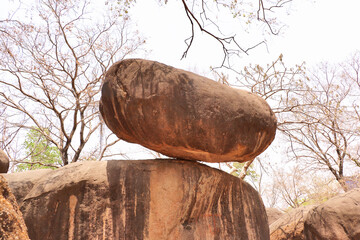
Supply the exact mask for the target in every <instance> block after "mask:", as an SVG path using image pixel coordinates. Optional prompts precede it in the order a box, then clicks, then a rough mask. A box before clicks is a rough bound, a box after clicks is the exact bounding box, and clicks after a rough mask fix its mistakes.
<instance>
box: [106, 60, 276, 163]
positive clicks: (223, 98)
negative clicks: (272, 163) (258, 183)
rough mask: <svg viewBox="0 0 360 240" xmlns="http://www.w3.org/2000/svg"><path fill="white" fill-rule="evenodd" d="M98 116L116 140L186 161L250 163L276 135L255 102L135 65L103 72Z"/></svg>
mask: <svg viewBox="0 0 360 240" xmlns="http://www.w3.org/2000/svg"><path fill="white" fill-rule="evenodd" d="M100 111H101V114H102V116H103V118H104V120H105V122H106V124H107V126H108V127H109V128H110V129H111V130H112V131H113V132H114V133H115V134H116V135H117V136H118V137H119V138H121V139H123V140H126V141H128V142H133V143H138V144H141V145H143V146H145V147H147V148H150V149H152V150H155V151H157V152H160V153H162V154H164V155H167V156H170V157H175V158H180V159H187V160H200V161H206V162H226V161H239V162H243V161H248V160H252V159H253V158H255V157H256V156H257V155H259V154H260V153H261V152H263V151H264V150H265V149H266V148H267V147H268V146H269V145H270V143H271V142H272V141H273V139H274V137H275V131H276V118H275V116H274V113H273V112H272V111H271V109H270V107H269V105H268V104H267V103H266V102H265V101H264V100H263V99H262V98H260V97H259V96H257V95H255V94H252V93H249V92H246V91H242V90H238V89H234V88H231V87H229V86H226V85H223V84H220V83H218V82H215V81H212V80H210V79H208V78H205V77H202V76H199V75H196V74H194V73H191V72H187V71H184V70H180V69H176V68H173V67H170V66H167V65H164V64H161V63H158V62H153V61H147V60H140V59H128V60H123V61H120V62H117V63H116V64H114V65H113V66H112V67H111V68H110V69H109V70H108V72H107V73H106V77H105V81H104V85H103V88H102V96H101V101H100Z"/></svg>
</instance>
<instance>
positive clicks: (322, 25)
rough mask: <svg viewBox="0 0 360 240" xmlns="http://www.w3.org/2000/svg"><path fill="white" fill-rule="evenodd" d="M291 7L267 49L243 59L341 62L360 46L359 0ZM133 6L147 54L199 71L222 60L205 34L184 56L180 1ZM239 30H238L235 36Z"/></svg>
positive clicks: (306, 0)
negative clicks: (279, 33)
mask: <svg viewBox="0 0 360 240" xmlns="http://www.w3.org/2000/svg"><path fill="white" fill-rule="evenodd" d="M292 8H293V11H291V12H290V15H289V16H287V15H286V14H283V15H280V16H279V19H278V20H280V21H282V22H284V23H285V24H286V25H287V27H286V29H283V31H282V35H281V36H272V37H271V36H270V37H269V36H268V37H267V40H268V51H269V52H268V51H267V49H266V47H265V46H264V45H261V46H260V47H258V48H257V49H255V50H254V51H251V52H250V56H245V55H243V56H242V58H241V63H240V64H243V65H246V64H247V63H248V62H254V63H261V62H263V63H265V62H271V61H272V60H275V58H276V57H277V56H279V55H280V53H283V54H284V58H285V61H287V62H289V63H291V64H295V63H301V62H302V61H306V62H307V63H308V64H314V63H317V62H320V61H340V60H343V59H345V58H347V57H348V56H349V55H350V54H351V53H353V52H354V51H355V50H360V28H359V27H358V26H359V24H360V14H359V12H358V11H359V9H360V1H359V0H343V1H339V0H315V1H311V0H293V3H292ZM132 11H133V12H134V16H133V18H132V19H133V20H134V21H137V24H138V27H139V28H138V29H139V31H140V32H141V33H143V34H144V35H145V36H146V37H147V40H148V41H147V42H148V45H147V48H149V49H152V53H151V54H149V55H148V58H150V59H153V60H157V61H160V62H163V63H165V64H169V65H172V66H175V67H180V68H185V69H189V70H195V69H196V70H199V69H200V71H202V70H201V69H205V71H206V70H207V69H208V67H209V66H210V65H212V66H216V65H217V64H219V62H221V59H222V55H221V54H222V52H221V49H219V46H218V45H214V44H212V43H213V42H214V41H213V40H211V39H210V38H209V37H206V38H204V37H203V38H204V39H200V38H201V37H202V36H201V35H198V36H196V39H195V40H197V43H198V44H194V46H193V48H192V49H191V50H190V54H189V55H188V57H187V59H185V60H182V61H180V58H181V56H182V53H183V51H184V50H185V49H186V45H185V44H184V39H186V38H187V37H189V36H190V23H189V20H188V19H187V18H186V16H185V12H184V10H183V8H182V4H181V1H169V3H168V4H167V5H164V6H159V3H158V1H157V0H153V1H149V0H138V1H137V4H136V6H135V7H134V8H133V9H132ZM234 23H235V21H234ZM227 27H229V28H231V26H227ZM234 28H235V25H234ZM235 32H236V31H235ZM241 34H243V33H241V31H239V33H237V36H241ZM259 40H261V38H259ZM257 42H258V40H256V41H252V39H250V40H249V42H244V44H243V45H244V46H245V47H246V46H250V45H252V44H255V43H257Z"/></svg>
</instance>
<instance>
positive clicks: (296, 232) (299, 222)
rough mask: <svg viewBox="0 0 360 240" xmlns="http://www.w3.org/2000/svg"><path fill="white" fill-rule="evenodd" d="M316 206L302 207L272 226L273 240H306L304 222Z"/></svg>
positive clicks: (286, 214) (290, 212)
mask: <svg viewBox="0 0 360 240" xmlns="http://www.w3.org/2000/svg"><path fill="white" fill-rule="evenodd" d="M314 207H315V206H313V205H309V206H302V207H299V208H295V209H292V210H291V211H289V212H287V213H284V214H283V215H282V216H281V217H280V218H279V219H277V220H276V221H274V222H273V223H271V224H270V239H271V240H304V239H305V236H304V221H305V218H306V216H307V214H308V213H309V211H310V210H311V209H313V208H314Z"/></svg>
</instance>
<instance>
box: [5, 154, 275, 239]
mask: <svg viewBox="0 0 360 240" xmlns="http://www.w3.org/2000/svg"><path fill="white" fill-rule="evenodd" d="M32 173H33V172H32V171H29V172H26V173H22V174H24V175H25V174H32ZM10 175H11V174H7V177H8V179H9V181H10V184H11V176H10ZM17 178H18V177H17ZM34 179H35V178H34ZM36 181H37V182H36V183H34V184H33V187H32V189H31V190H30V191H28V193H27V194H26V196H25V197H24V198H23V201H22V204H21V210H22V212H23V214H24V218H25V221H26V224H27V226H28V229H29V236H30V238H31V239H32V240H47V239H57V240H63V239H64V240H65V239H66V240H69V239H70V240H75V239H79V240H80V239H99V240H100V239H114V240H115V239H116V240H119V239H156V240H161V239H164V240H165V239H166V240H167V239H174V240H175V239H198V240H206V239H234V240H235V239H236V240H241V239H256V240H262V239H269V226H268V222H267V217H266V212H265V208H264V205H263V203H262V201H261V198H260V196H259V194H258V193H257V192H256V191H255V190H254V189H253V188H252V187H251V186H250V185H249V184H247V183H246V182H243V181H241V180H240V179H238V178H236V177H234V176H231V175H229V174H227V173H225V172H222V171H219V170H217V169H213V168H210V167H208V166H206V165H203V164H199V163H194V162H190V161H180V160H147V161H142V160H140V161H130V160H129V161H103V162H81V163H73V164H70V165H68V166H66V167H63V168H60V169H57V170H53V171H51V173H48V174H47V175H44V176H43V177H41V178H39V179H38V180H36ZM17 189H18V190H20V191H21V190H22V189H26V188H17ZM18 195H23V194H18Z"/></svg>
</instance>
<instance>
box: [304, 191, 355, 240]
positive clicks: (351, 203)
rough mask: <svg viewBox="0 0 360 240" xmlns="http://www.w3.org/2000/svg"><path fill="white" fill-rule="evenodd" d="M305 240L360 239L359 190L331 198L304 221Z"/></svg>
mask: <svg viewBox="0 0 360 240" xmlns="http://www.w3.org/2000/svg"><path fill="white" fill-rule="evenodd" d="M304 233H305V236H306V239H307V240H325V239H326V240H327V239H331V240H350V239H351V240H358V239H360V188H356V189H353V190H351V191H349V192H346V193H344V194H342V195H339V196H336V197H333V198H331V199H330V200H328V201H326V202H325V203H323V204H321V205H319V206H318V207H316V208H314V209H312V210H311V211H310V212H309V213H308V215H307V217H306V219H305V229H304Z"/></svg>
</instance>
